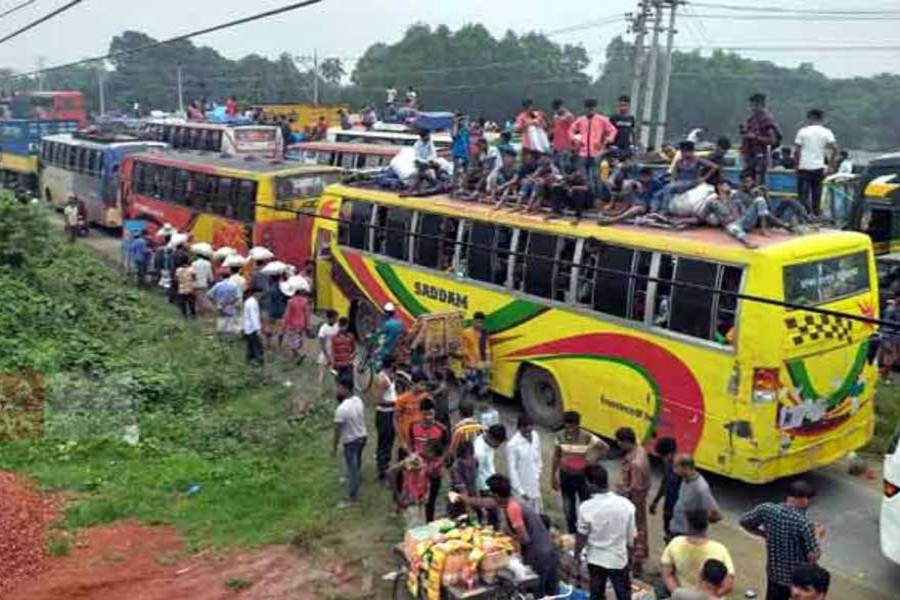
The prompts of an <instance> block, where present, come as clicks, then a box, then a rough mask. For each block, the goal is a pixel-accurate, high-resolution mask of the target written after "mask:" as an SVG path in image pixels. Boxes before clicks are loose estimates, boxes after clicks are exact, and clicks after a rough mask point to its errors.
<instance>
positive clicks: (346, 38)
mask: <svg viewBox="0 0 900 600" xmlns="http://www.w3.org/2000/svg"><path fill="white" fill-rule="evenodd" d="M22 1H23V0H0V13H2V12H4V11H5V10H8V9H10V8H12V7H14V6H16V5H18V4H20V3H21V2H22ZM66 1H67V0H35V1H34V2H33V3H32V4H30V5H29V6H27V7H26V8H24V9H22V10H19V11H17V12H16V13H14V14H13V15H9V16H7V17H4V18H2V19H0V37H2V36H4V35H6V34H7V33H10V32H12V31H15V30H16V29H18V28H19V27H21V26H23V25H25V24H27V23H28V22H30V21H32V20H34V19H36V18H39V17H40V16H43V15H44V14H46V13H47V12H49V11H51V10H53V9H55V8H57V7H59V6H61V5H63V4H66ZM289 3H290V0H251V1H248V0H192V1H189V2H184V1H183V0H151V1H144V0H86V1H84V2H83V3H82V4H79V5H77V6H76V7H75V8H73V9H71V10H70V11H68V12H66V13H63V14H62V15H60V16H58V17H56V18H55V19H53V20H52V21H49V22H47V23H44V24H42V25H39V26H38V27H36V28H35V29H33V30H31V31H29V32H27V33H25V34H23V35H21V36H19V37H17V38H14V39H12V40H10V41H8V42H4V43H2V44H0V67H9V68H13V69H16V70H18V71H31V70H34V69H36V68H38V65H45V66H52V65H55V64H61V63H64V62H69V61H72V60H78V59H82V58H89V57H92V56H97V55H101V54H103V53H105V52H106V51H107V50H108V47H109V41H110V40H111V38H112V37H113V36H114V35H116V34H118V33H120V32H121V31H123V30H126V29H136V30H139V31H142V32H144V33H147V34H148V35H150V36H152V37H155V38H157V39H164V38H166V37H170V36H173V35H178V34H180V33H186V32H189V31H192V30H195V29H200V28H204V27H207V26H211V25H215V24H218V23H221V22H224V21H227V20H230V19H234V18H239V17H243V16H247V15H250V14H253V13H256V12H261V11H263V10H268V9H272V8H276V7H279V6H283V5H286V4H289ZM716 4H719V5H722V4H724V5H729V6H736V7H741V6H750V7H754V6H759V5H773V6H776V7H777V6H788V5H789V6H790V7H791V9H799V10H817V11H823V10H829V9H831V10H838V11H847V10H857V8H856V7H859V8H858V10H860V11H871V10H878V9H884V10H893V11H895V13H894V15H888V16H885V15H879V16H869V15H865V17H866V18H867V19H868V20H866V21H852V22H847V21H845V20H844V19H843V18H840V17H830V18H831V19H832V20H828V21H814V20H811V19H812V18H809V19H804V20H792V21H786V20H783V19H782V18H781V16H779V15H777V14H772V15H769V16H773V17H777V19H774V20H735V19H733V18H732V17H734V16H741V15H744V16H747V15H752V14H758V13H747V12H739V11H730V10H726V9H723V8H720V7H715V6H710V5H716ZM636 5H637V0H605V1H604V2H585V0H553V1H552V2H546V1H544V0H490V1H485V0H443V1H441V0H438V1H435V0H323V2H321V3H320V4H318V5H314V6H312V7H310V8H305V9H301V10H298V11H296V12H292V13H287V14H283V15H279V16H276V17H273V18H271V19H269V20H265V21H259V22H256V23H252V24H249V25H243V26H239V27H237V28H234V29H232V30H228V31H223V32H219V33H214V34H210V35H206V36H202V37H198V38H195V39H194V42H195V43H196V44H200V45H207V46H211V47H213V48H215V49H216V50H218V51H219V52H220V53H222V54H223V55H225V56H227V57H229V58H238V57H241V56H243V55H246V54H249V53H258V54H262V55H265V56H269V57H274V56H278V55H279V54H281V53H282V52H285V51H287V52H289V53H291V54H294V55H311V54H312V53H313V52H314V51H315V52H317V53H318V55H319V56H320V57H321V58H327V57H338V58H341V59H343V60H344V61H345V63H347V64H351V65H352V63H353V61H354V60H355V59H356V58H358V57H359V56H360V55H361V54H362V53H363V52H364V51H365V49H366V48H367V47H368V46H369V45H370V44H372V43H375V42H379V41H381V42H387V43H391V42H395V41H397V40H398V39H400V38H401V37H402V36H403V32H404V30H405V29H406V27H408V26H409V25H410V24H412V23H414V22H424V23H428V24H432V25H438V24H446V25H448V26H449V27H451V28H452V29H455V28H457V27H459V26H461V25H463V24H465V23H471V22H480V23H482V24H483V25H485V26H486V27H487V28H488V29H489V30H490V31H491V32H492V33H494V35H496V36H500V35H502V34H503V33H504V32H505V31H506V30H507V29H513V30H514V31H516V32H525V31H542V32H555V31H557V30H566V29H567V28H569V30H567V31H561V32H557V33H554V34H553V35H552V36H551V38H552V39H553V40H554V41H556V42H558V43H571V44H579V43H580V44H582V45H583V46H584V47H585V49H586V50H587V51H588V53H589V54H590V55H591V57H592V59H593V61H594V62H593V63H592V65H591V69H592V70H594V71H595V72H594V73H592V75H593V74H596V69H598V68H599V67H600V65H601V63H602V60H603V51H604V49H605V47H606V45H607V44H608V43H609V41H610V40H611V39H612V38H613V37H615V36H616V35H622V34H624V33H625V32H626V24H625V22H624V17H623V15H624V14H625V13H626V12H629V11H632V10H635V8H636ZM126 6H127V8H125V7H126ZM588 7H590V8H588ZM682 14H683V18H681V17H680V18H679V22H678V25H677V30H678V34H677V37H676V47H679V48H682V49H694V48H697V47H703V48H705V50H704V52H709V49H710V48H714V47H727V48H740V53H741V54H743V55H745V56H750V57H753V58H758V59H764V60H771V61H773V62H775V63H777V64H780V65H784V66H789V67H795V66H797V65H799V64H800V63H802V62H811V63H813V64H814V65H815V67H816V68H817V69H818V70H820V71H822V72H824V73H825V74H827V75H829V76H832V77H849V76H855V75H872V74H875V73H882V72H894V73H900V58H898V57H900V27H898V25H900V2H898V1H897V0H865V1H863V0H792V2H790V3H783V2H781V3H779V2H778V0H759V2H758V3H752V4H750V3H745V2H742V0H709V1H708V2H701V1H700V0H697V2H695V3H689V4H688V5H687V7H685V8H684V10H683V11H682ZM859 16H860V17H863V16H864V15H859ZM620 17H621V20H620V19H619V18H620ZM722 17H724V18H722ZM835 46H839V47H840V48H838V49H835V48H834V47H835ZM847 46H854V47H858V46H866V48H865V49H847V48H846V47H847ZM872 46H888V50H890V51H885V50H881V51H878V50H875V49H873V48H872ZM748 47H756V49H754V50H750V49H748ZM760 47H764V48H765V49H760ZM791 48H808V49H806V50H802V51H800V50H798V51H794V50H791ZM829 48H830V49H829ZM439 60H440V57H435V62H436V63H437V62H438V61H439ZM349 70H350V69H349V68H348V71H349Z"/></svg>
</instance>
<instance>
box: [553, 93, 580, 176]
mask: <svg viewBox="0 0 900 600" xmlns="http://www.w3.org/2000/svg"><path fill="white" fill-rule="evenodd" d="M552 107H553V128H552V129H551V131H550V135H551V137H552V139H551V143H552V144H553V162H555V163H556V166H557V167H559V168H560V169H561V170H563V171H568V169H569V166H570V164H571V160H572V138H571V137H570V136H569V128H570V127H572V123H574V122H575V115H574V114H573V113H572V111H571V110H569V109H568V108H566V105H565V103H564V102H563V101H562V100H560V99H559V98H557V99H556V100H554V101H553V104H552Z"/></svg>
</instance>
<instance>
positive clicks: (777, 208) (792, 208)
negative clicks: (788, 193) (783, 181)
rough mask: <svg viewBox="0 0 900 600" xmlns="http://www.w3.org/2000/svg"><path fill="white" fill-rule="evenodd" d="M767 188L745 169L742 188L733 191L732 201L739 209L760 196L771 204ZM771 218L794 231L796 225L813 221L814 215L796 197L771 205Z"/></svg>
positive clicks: (780, 225)
mask: <svg viewBox="0 0 900 600" xmlns="http://www.w3.org/2000/svg"><path fill="white" fill-rule="evenodd" d="M767 193H768V192H767V190H766V188H765V187H764V186H760V185H756V179H755V178H754V177H753V173H752V172H750V171H745V172H744V173H742V174H741V185H740V188H739V189H738V190H736V191H734V192H733V193H732V201H733V202H734V203H735V204H736V206H737V208H738V209H743V208H744V207H747V206H750V204H751V203H753V202H758V201H759V199H760V198H762V199H763V200H765V201H766V203H767V205H768V204H769V199H768V196H767ZM769 213H770V215H771V216H770V218H771V219H774V220H775V221H777V222H778V223H779V225H778V226H779V227H783V228H785V229H787V230H789V231H793V226H794V225H798V224H799V225H804V224H808V223H811V222H812V221H813V217H811V216H810V214H809V211H807V210H806V207H805V206H803V203H802V202H800V201H799V200H797V199H795V198H782V199H779V200H778V202H777V204H775V205H774V207H772V206H769Z"/></svg>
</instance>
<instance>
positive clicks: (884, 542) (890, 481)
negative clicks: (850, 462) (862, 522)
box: [880, 424, 900, 564]
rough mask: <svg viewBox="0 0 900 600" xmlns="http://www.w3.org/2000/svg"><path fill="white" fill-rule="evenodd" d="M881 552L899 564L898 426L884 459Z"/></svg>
mask: <svg viewBox="0 0 900 600" xmlns="http://www.w3.org/2000/svg"><path fill="white" fill-rule="evenodd" d="M880 532H881V552H882V553H883V554H884V555H885V556H886V557H887V558H888V560H891V561H893V562H895V563H897V564H900V424H898V425H897V430H896V431H895V432H894V437H893V438H892V439H891V443H890V446H888V451H887V454H886V455H885V457H884V498H883V499H882V503H881V528H880Z"/></svg>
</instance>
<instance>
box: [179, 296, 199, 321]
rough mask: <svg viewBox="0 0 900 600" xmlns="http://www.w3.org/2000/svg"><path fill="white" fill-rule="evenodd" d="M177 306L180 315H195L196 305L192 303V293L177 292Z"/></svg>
mask: <svg viewBox="0 0 900 600" xmlns="http://www.w3.org/2000/svg"><path fill="white" fill-rule="evenodd" d="M178 307H179V308H180V309H181V316H183V317H184V318H185V319H186V318H188V316H191V317H196V316H197V306H196V305H195V303H194V294H193V293H191V294H178Z"/></svg>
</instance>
